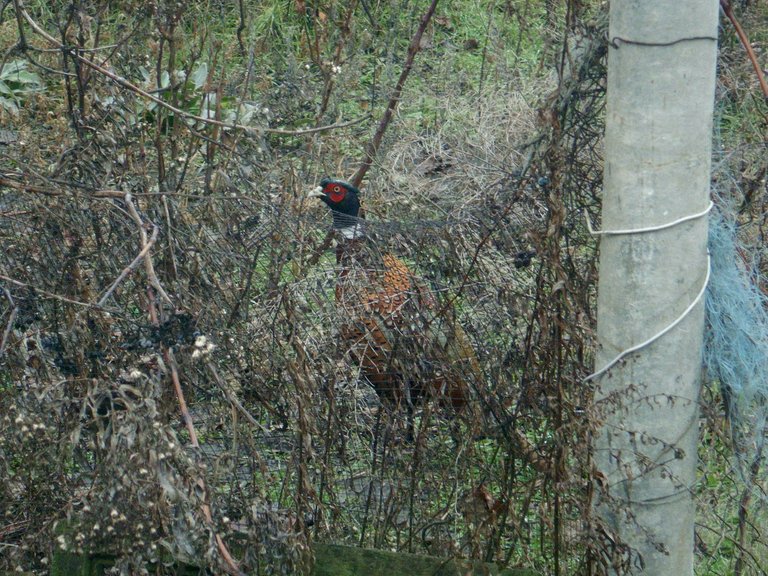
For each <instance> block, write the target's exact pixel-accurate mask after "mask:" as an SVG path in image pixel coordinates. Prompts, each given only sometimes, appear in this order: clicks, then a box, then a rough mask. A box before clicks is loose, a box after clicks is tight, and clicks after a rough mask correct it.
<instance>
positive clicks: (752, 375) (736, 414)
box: [704, 191, 768, 483]
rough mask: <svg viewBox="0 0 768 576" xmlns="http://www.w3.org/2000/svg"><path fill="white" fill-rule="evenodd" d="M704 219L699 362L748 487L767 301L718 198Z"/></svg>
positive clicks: (753, 467)
mask: <svg viewBox="0 0 768 576" xmlns="http://www.w3.org/2000/svg"><path fill="white" fill-rule="evenodd" d="M715 195H716V196H717V197H716V198H715V199H714V200H715V204H716V208H715V209H714V210H713V211H712V214H711V217H710V229H709V251H710V256H711V266H712V272H711V277H710V281H709V288H708V290H707V299H706V317H707V329H706V332H705V346H704V364H705V367H706V369H707V375H708V379H709V380H710V382H712V383H713V384H716V383H719V385H720V388H721V391H722V394H723V399H724V402H725V406H726V411H727V416H728V419H729V423H730V426H731V435H732V438H733V443H734V450H735V452H736V456H737V459H736V461H737V464H738V466H737V468H738V470H739V472H740V473H741V476H742V479H743V480H745V481H747V482H749V483H753V482H754V481H755V480H756V476H757V475H758V474H759V472H758V470H759V469H760V461H761V460H762V456H763V448H764V445H765V440H766V431H767V430H766V416H768V403H767V402H766V400H767V399H768V297H766V295H765V294H764V293H763V292H762V291H761V290H760V288H759V286H760V283H759V281H758V280H759V278H758V272H757V267H756V266H755V265H754V262H753V260H752V258H751V257H750V256H749V250H747V249H746V248H745V247H744V246H742V245H741V244H740V242H739V236H738V234H737V232H738V226H737V223H736V218H735V213H736V211H735V210H734V209H733V207H732V206H731V202H730V201H729V200H728V199H726V198H724V197H723V196H724V195H718V194H717V191H715Z"/></svg>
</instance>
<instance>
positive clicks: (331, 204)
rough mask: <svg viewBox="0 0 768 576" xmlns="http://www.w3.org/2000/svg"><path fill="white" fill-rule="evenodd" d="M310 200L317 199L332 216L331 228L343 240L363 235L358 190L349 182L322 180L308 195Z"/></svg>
mask: <svg viewBox="0 0 768 576" xmlns="http://www.w3.org/2000/svg"><path fill="white" fill-rule="evenodd" d="M309 197H310V198H319V199H320V200H322V201H323V202H324V203H325V204H326V205H327V206H328V208H330V209H331V214H332V216H333V228H334V230H338V231H339V232H340V233H341V234H342V235H343V236H344V237H345V238H347V239H354V238H359V237H361V236H363V235H364V231H363V225H362V221H361V215H360V190H358V189H357V188H356V187H354V186H353V185H352V184H350V183H349V182H344V181H343V180H334V179H331V178H323V179H322V180H320V185H319V186H318V187H317V188H315V189H314V190H312V192H310V193H309Z"/></svg>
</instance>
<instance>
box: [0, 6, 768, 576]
mask: <svg viewBox="0 0 768 576" xmlns="http://www.w3.org/2000/svg"><path fill="white" fill-rule="evenodd" d="M427 8H428V4H427V3H426V2H413V1H411V0H380V1H374V0H349V1H345V2H326V1H323V0H317V1H308V0H294V1H286V0H279V1H278V0H273V1H271V2H270V1H267V2H255V1H250V0H239V1H237V2H234V1H232V2H223V1H213V0H210V1H207V2H203V1H199V2H175V1H173V2H172V1H164V0H158V1H153V2H132V1H90V0H85V1H71V0H67V1H63V0H62V1H58V0H57V1H47V2H40V1H35V0H30V1H28V2H21V1H18V0H17V1H10V0H5V1H4V2H2V3H1V4H0V48H1V49H2V54H1V55H0V120H1V121H2V126H1V127H0V223H1V225H0V243H1V244H2V247H3V250H2V256H0V287H2V290H3V294H2V308H0V314H1V315H0V331H1V333H2V339H1V340H0V502H1V503H2V506H0V513H1V514H2V516H0V569H5V570H16V569H23V570H29V571H33V572H36V573H45V572H46V570H47V565H48V563H49V562H50V559H51V555H52V553H53V551H54V549H56V548H61V549H65V550H73V551H76V552H87V551H91V550H107V551H111V552H113V553H114V554H116V555H117V557H118V558H119V562H118V569H119V570H122V571H123V572H124V573H140V572H142V571H144V570H146V569H147V568H146V566H147V565H148V563H153V564H152V570H153V571H158V572H162V571H163V565H164V563H165V562H167V561H168V560H169V559H170V558H172V557H173V558H177V559H182V560H184V559H186V560H189V561H192V562H194V563H198V564H200V563H202V564H203V565H205V566H207V567H209V568H210V569H211V570H212V571H214V572H215V573H220V572H225V571H231V570H232V567H233V565H234V564H237V565H238V566H239V567H240V568H241V569H243V570H246V571H249V573H251V572H252V573H263V574H293V573H297V572H300V571H302V570H306V569H307V568H308V567H309V566H310V565H311V562H312V552H311V547H310V544H311V542H313V541H325V542H337V543H347V544H355V545H360V546H366V547H376V548H382V549H392V550H401V551H411V552H422V553H430V554H434V555H438V556H444V557H450V556H457V557H469V558H478V559H485V560H489V561H494V562H496V563H498V564H499V565H505V566H516V565H524V566H530V567H533V568H536V569H538V570H540V571H541V572H542V573H545V574H597V573H602V572H604V571H605V570H606V569H607V567H608V566H613V567H614V568H617V569H619V570H628V569H630V568H631V566H632V564H633V563H634V562H636V561H637V559H636V558H634V557H633V556H632V554H631V551H629V550H627V549H626V548H625V547H623V546H622V545H621V542H619V541H617V539H616V538H615V537H614V535H612V534H610V533H608V532H606V530H605V528H604V527H601V526H599V525H596V523H595V522H594V519H592V518H591V516H590V498H591V491H590V486H591V482H592V481H593V478H592V467H591V463H590V454H589V450H588V446H589V438H590V430H591V428H592V426H593V424H594V423H595V422H596V421H598V420H599V418H600V414H601V411H604V410H611V409H617V407H615V406H613V407H611V406H601V407H595V406H593V404H592V402H591V401H590V398H591V390H590V387H589V386H588V385H586V384H584V383H583V382H582V380H583V378H584V377H585V376H586V375H588V374H589V373H590V372H591V368H592V356H591V349H592V346H593V329H594V325H595V286H596V274H597V270H596V253H597V242H596V240H595V239H594V238H593V237H592V236H590V234H589V233H588V230H587V226H586V223H585V214H586V217H587V218H590V219H591V220H592V222H594V223H595V225H598V222H599V209H600V188H601V181H602V172H601V170H602V159H601V137H602V121H603V118H602V116H603V106H604V96H605V93H604V92H605V77H604V76H605V61H604V60H605V55H606V50H607V40H606V38H607V5H606V4H605V3H602V2H593V1H589V0H567V1H557V0H505V1H501V0H448V1H444V2H439V3H437V8H436V11H435V13H434V16H433V17H432V18H431V21H430V22H429V24H428V25H427V27H426V29H425V31H424V34H423V36H422V37H421V39H420V42H419V43H418V46H417V48H418V54H416V57H415V61H414V65H413V68H412V69H411V70H410V74H409V75H408V76H407V79H406V82H405V84H404V87H403V91H402V94H401V95H400V98H399V101H398V103H397V107H396V109H395V114H394V116H393V119H392V121H391V122H390V124H389V125H388V126H387V129H386V131H385V132H384V135H383V139H382V141H381V144H380V146H379V147H378V148H376V149H371V148H370V142H371V141H372V137H373V134H374V132H375V130H376V128H377V125H378V122H379V120H380V119H381V118H382V116H383V114H384V112H385V110H386V108H387V105H388V102H389V99H390V95H391V94H392V93H393V90H394V88H395V86H396V84H397V82H398V78H399V77H400V75H401V73H402V71H403V66H404V63H405V62H406V55H407V53H408V50H409V44H410V43H411V40H412V38H413V37H414V34H415V32H416V31H417V29H418V28H419V24H420V22H421V21H422V18H423V16H424V14H425V13H426V12H427ZM733 9H734V11H735V14H736V17H737V18H738V21H739V22H740V23H741V25H742V26H743V28H744V29H745V30H746V32H747V34H748V36H749V38H750V41H751V43H752V47H753V48H754V51H755V53H756V54H757V57H758V59H759V60H760V61H761V62H763V63H765V59H766V57H767V56H766V53H767V52H766V50H767V49H766V43H767V42H768V6H767V5H766V3H765V2H759V1H757V0H752V1H749V0H741V1H739V2H734V3H733ZM767 117H768V108H767V107H766V101H765V98H764V97H763V96H762V95H761V92H760V88H759V85H758V81H757V79H756V76H755V73H754V70H753V69H752V66H751V64H750V62H749V60H748V59H747V58H746V56H745V53H744V48H743V46H742V45H741V44H740V43H739V40H738V38H737V37H736V35H735V33H734V31H733V27H732V26H731V24H730V22H729V21H728V20H726V19H723V23H722V28H721V40H720V68H719V71H718V92H717V119H716V124H717V131H716V134H715V136H714V137H715V138H716V143H717V147H716V148H717V153H716V159H715V161H716V173H715V174H714V176H713V181H714V184H715V186H716V188H717V190H718V193H719V197H720V198H721V199H724V201H727V202H728V203H729V204H730V205H733V206H736V207H737V212H738V214H737V217H738V221H739V223H740V228H739V234H740V240H741V241H742V242H743V244H744V246H746V247H747V248H752V249H754V250H752V251H751V252H750V258H753V259H754V263H755V266H756V268H757V270H759V271H760V272H761V273H762V275H761V276H760V278H759V280H760V282H764V278H765V272H766V268H767V267H768V261H766V258H765V257H766V254H765V246H766V242H765V232H766V225H768V223H767V222H766V213H767V212H766V202H767V200H768V190H767V189H766V170H767V169H768V154H766V118H767ZM370 152H374V154H371V153H370ZM366 158H369V159H370V160H372V166H371V167H370V169H369V170H368V172H367V175H366V179H365V180H364V182H363V185H362V190H363V196H364V204H365V208H366V211H367V215H368V220H369V222H370V225H369V226H370V232H371V236H372V245H373V246H374V247H375V248H374V249H375V250H377V251H380V252H385V251H389V250H391V251H393V252H395V253H396V254H398V256H400V257H401V258H403V259H404V260H405V261H406V262H407V263H408V264H409V266H411V268H412V269H413V270H415V271H417V273H418V274H419V275H420V276H421V277H422V278H423V279H424V281H425V282H426V283H428V285H429V286H431V287H432V289H433V290H434V291H435V293H437V294H439V295H440V297H441V299H444V300H445V301H450V302H452V303H453V306H454V308H455V313H456V316H457V319H458V320H459V321H460V322H461V324H462V326H463V327H464V329H465V331H466V332H467V335H468V336H469V338H470V340H471V342H472V345H473V347H474V349H475V351H476V353H477V356H478V359H479V361H480V364H481V366H482V370H483V375H484V378H483V381H482V382H478V383H476V385H475V389H474V390H473V391H472V393H473V406H472V409H471V410H469V411H467V412H466V413H464V414H461V415H457V414H452V413H450V412H448V411H446V410H444V409H442V408H441V407H439V406H438V405H433V404H434V403H432V404H430V403H427V404H424V405H423V406H421V407H420V410H419V411H418V414H417V419H416V430H415V438H414V439H413V441H408V439H407V438H406V435H405V433H404V415H403V414H400V413H397V411H393V410H392V409H391V407H388V406H386V405H382V404H381V402H380V401H379V399H378V398H377V397H376V395H375V394H374V393H373V391H372V390H371V389H370V387H369V386H368V385H367V384H365V383H364V382H362V381H361V378H360V377H359V374H358V370H357V367H355V366H354V365H352V364H351V363H350V362H349V360H348V358H347V355H346V354H345V350H344V349H343V346H340V345H339V342H338V341H337V338H336V335H337V327H338V324H339V322H340V320H339V318H338V315H337V314H336V310H335V306H334V297H333V290H334V285H335V282H336V278H335V271H334V267H335V258H334V255H333V250H332V249H331V248H329V242H328V236H327V230H328V228H329V219H328V215H327V212H326V210H325V208H324V207H323V206H321V205H316V204H314V203H312V202H311V201H308V200H306V194H307V192H308V191H309V190H310V189H311V188H312V187H313V186H315V185H316V183H317V182H318V181H319V180H320V178H322V177H323V176H325V175H331V176H335V177H340V178H351V177H352V175H353V174H354V173H355V171H356V170H358V169H359V167H360V166H361V165H363V164H365V162H366ZM761 288H763V289H765V285H764V283H763V284H761ZM710 384H711V385H710V386H709V387H708V388H707V391H706V394H705V396H704V397H703V398H702V418H701V434H702V443H701V454H700V457H701V465H700V468H701V475H700V478H701V482H700V485H699V486H698V491H697V493H696V498H697V502H698V503H699V506H700V520H699V523H698V525H697V531H696V546H697V554H698V563H699V565H698V573H700V574H761V573H765V571H766V566H768V547H767V546H768V541H767V539H766V533H765V530H766V528H765V526H766V525H768V514H767V513H766V508H765V504H766V498H765V491H766V488H767V487H766V486H765V485H764V483H761V480H760V478H763V479H764V478H765V475H764V474H763V473H762V467H763V466H764V462H763V461H762V460H761V459H760V458H757V459H755V460H754V462H753V463H752V465H751V468H750V469H749V471H748V472H747V473H746V474H743V473H742V474H740V473H739V469H738V468H737V467H735V464H734V461H733V450H732V446H731V442H732V440H731V438H730V435H729V433H728V425H727V422H726V419H725V417H724V410H723V401H722V399H721V397H720V393H719V391H718V388H717V383H716V382H713V383H710ZM742 472H743V471H742ZM65 523H66V525H67V529H66V530H62V529H61V526H63V525H64V524H65ZM230 551H232V554H233V555H234V556H235V557H234V558H229V557H228V554H229V552H230Z"/></svg>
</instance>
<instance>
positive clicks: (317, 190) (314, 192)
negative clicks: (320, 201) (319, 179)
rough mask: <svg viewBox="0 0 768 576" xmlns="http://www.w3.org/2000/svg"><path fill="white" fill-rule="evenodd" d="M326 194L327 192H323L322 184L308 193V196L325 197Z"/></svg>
mask: <svg viewBox="0 0 768 576" xmlns="http://www.w3.org/2000/svg"><path fill="white" fill-rule="evenodd" d="M325 196H326V194H325V192H323V189H322V187H321V186H317V187H315V188H313V189H312V190H311V191H310V192H309V194H307V198H324V197H325Z"/></svg>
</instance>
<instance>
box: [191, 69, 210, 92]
mask: <svg viewBox="0 0 768 576" xmlns="http://www.w3.org/2000/svg"><path fill="white" fill-rule="evenodd" d="M191 80H192V83H193V84H194V85H195V88H197V89H198V90H200V89H201V88H202V87H203V86H204V85H205V82H206V80H208V63H207V62H203V63H202V64H200V65H199V66H198V67H197V68H195V70H193V71H192V77H191Z"/></svg>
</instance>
